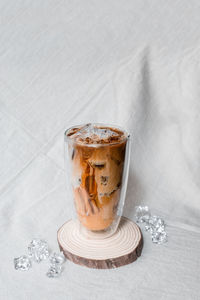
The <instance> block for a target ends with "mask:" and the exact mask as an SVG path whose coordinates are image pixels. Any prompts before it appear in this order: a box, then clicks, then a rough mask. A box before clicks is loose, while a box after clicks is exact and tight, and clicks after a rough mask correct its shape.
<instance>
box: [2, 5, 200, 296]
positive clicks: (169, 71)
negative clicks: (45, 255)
mask: <svg viewBox="0 0 200 300" xmlns="http://www.w3.org/2000/svg"><path fill="white" fill-rule="evenodd" d="M199 16H200V4H199V1H197V0H196V1H193V0H192V1H189V2H188V1H186V0H183V1H180V0H179V1H177V0H175V1H163V0H161V1H158V0H153V1H150V0H148V1H139V0H134V1H131V0H128V1H122V0H118V1H114V0H110V1H105V0H102V1H89V0H86V1H80V0H77V1H52V0H48V1H47V0H43V1H39V0H36V1H30V0H27V1H24V0H20V1H6V0H1V1H0V25H1V26H0V238H1V245H0V257H1V263H0V265H1V268H0V299H6V300H12V299H19V300H23V299H30V300H32V299H34V300H35V299H52V300H54V299H61V300H62V299H73V300H79V299H81V300H84V299H87V300H89V299H92V300H93V299H101V300H106V299H120V300H121V299H128V300H129V299H130V300H131V299H142V300H143V299H144V300H146V299H150V298H151V299H170V300H171V299H176V300H177V299H181V300H184V299H186V300H189V299H200V292H199V282H200V251H199V249H200V18H199ZM88 122H103V123H110V124H116V125H119V126H122V127H124V128H125V129H126V130H128V131H129V132H130V134H131V142H132V148H131V162H130V174H129V182H128V189H127V196H126V202H125V207H124V215H125V216H127V217H129V218H130V219H132V220H134V207H135V206H136V205H148V206H149V207H150V209H151V211H152V212H154V214H155V215H156V214H157V215H159V216H160V217H162V218H163V219H164V220H165V222H166V224H167V228H166V229H167V232H168V236H169V241H168V242H167V243H166V244H164V245H162V246H161V245H154V244H153V243H152V242H151V240H150V237H149V235H148V234H147V233H145V232H143V234H144V248H143V252H142V255H141V257H140V258H139V259H138V260H137V261H136V262H134V263H132V264H130V265H127V266H124V267H120V268H118V269H114V270H93V269H87V268H85V267H81V266H78V265H75V264H73V263H72V262H70V261H67V262H66V263H65V270H64V272H63V274H62V276H61V277H60V278H57V279H49V278H47V277H46V275H45V274H46V272H47V270H48V263H47V262H44V263H41V264H39V265H38V264H34V265H33V268H32V269H31V270H29V271H27V272H20V271H16V270H15V269H14V264H13V259H14V258H15V257H19V256H20V255H23V254H24V255H26V254H27V246H28V244H29V242H30V241H31V240H32V239H33V238H37V237H38V238H43V239H45V240H47V241H48V242H49V245H50V247H51V249H52V250H53V251H58V245H57V237H56V234H57V230H58V228H59V227H60V226H61V225H62V224H63V223H64V222H65V221H66V220H68V219H69V218H71V217H73V216H74V213H73V211H74V207H73V201H72V196H71V194H70V191H69V188H68V186H67V184H66V181H67V178H66V176H67V173H66V171H65V169H64V151H63V148H64V147H63V143H64V139H63V135H64V130H65V129H67V128H68V127H70V126H73V125H76V124H82V123H88Z"/></svg>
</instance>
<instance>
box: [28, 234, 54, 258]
mask: <svg viewBox="0 0 200 300" xmlns="http://www.w3.org/2000/svg"><path fill="white" fill-rule="evenodd" d="M28 254H29V257H31V258H33V259H34V260H35V261H36V262H38V263H39V262H41V261H42V260H44V259H46V258H47V257H49V249H48V244H47V242H46V241H44V240H40V239H33V240H32V241H31V243H30V244H29V246H28Z"/></svg>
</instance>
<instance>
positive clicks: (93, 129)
mask: <svg viewBox="0 0 200 300" xmlns="http://www.w3.org/2000/svg"><path fill="white" fill-rule="evenodd" d="M67 137H69V138H72V139H73V140H74V141H75V142H77V143H82V144H90V145H91V144H113V143H119V142H121V141H123V140H124V139H125V138H126V135H125V133H124V132H123V131H121V130H120V129H117V128H114V127H106V126H101V125H95V124H90V123H89V124H86V125H82V126H78V127H74V128H71V129H70V130H69V131H68V132H67Z"/></svg>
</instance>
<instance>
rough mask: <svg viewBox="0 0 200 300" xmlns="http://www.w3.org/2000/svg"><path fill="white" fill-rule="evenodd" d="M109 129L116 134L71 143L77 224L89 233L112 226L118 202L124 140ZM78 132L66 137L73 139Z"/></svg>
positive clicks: (76, 138) (75, 139) (121, 135)
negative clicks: (89, 231)
mask: <svg viewBox="0 0 200 300" xmlns="http://www.w3.org/2000/svg"><path fill="white" fill-rule="evenodd" d="M110 129H112V130H113V131H114V132H115V133H116V134H115V135H114V136H108V137H107V138H105V137H104V139H98V136H96V137H94V138H92V135H91V136H90V137H89V138H88V137H85V138H84V137H82V136H81V135H80V136H76V137H75V138H74V139H73V141H74V143H73V150H72V156H71V163H72V178H73V180H72V181H73V182H75V184H73V192H74V201H75V206H76V210H77V214H78V217H79V220H80V222H81V223H82V224H83V225H84V226H85V227H86V228H88V229H90V230H104V229H106V228H107V227H109V226H110V225H111V224H112V222H113V220H114V219H115V216H116V211H117V206H118V203H119V198H120V191H121V184H122V174H123V167H124V159H125V148H126V138H124V136H123V132H121V131H117V130H116V129H113V128H110ZM78 130H79V129H78ZM78 130H77V131H78ZM77 131H76V130H74V132H69V134H68V136H70V138H71V137H72V138H73V135H74V134H75V133H77ZM113 137H114V139H113ZM99 141H100V142H99ZM98 142H99V143H98ZM113 142H114V143H113ZM94 143H95V144H98V145H97V146H96V145H95V146H94V145H93V144H94ZM90 144H91V146H90Z"/></svg>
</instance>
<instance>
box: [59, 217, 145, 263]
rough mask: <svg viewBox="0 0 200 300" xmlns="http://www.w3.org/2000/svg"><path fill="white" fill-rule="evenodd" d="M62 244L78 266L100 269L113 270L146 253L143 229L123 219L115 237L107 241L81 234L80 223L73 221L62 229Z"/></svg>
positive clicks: (65, 251)
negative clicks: (143, 247)
mask: <svg viewBox="0 0 200 300" xmlns="http://www.w3.org/2000/svg"><path fill="white" fill-rule="evenodd" d="M57 238H58V244H59V246H60V250H61V251H63V253H64V255H65V256H66V257H67V258H68V259H69V260H71V261H73V262H74V263H76V264H79V265H83V266H86V267H89V268H96V269H112V268H117V267H120V266H124V265H126V264H130V263H132V262H133V261H135V260H136V259H137V258H138V257H139V256H140V255H141V252H142V246H143V239H142V234H141V231H140V229H139V227H138V226H137V225H136V224H135V223H134V222H132V221H131V220H129V219H127V218H125V217H122V218H121V221H120V224H119V227H118V229H117V231H116V233H115V234H113V235H112V236H111V237H108V238H105V239H100V240H98V239H88V238H86V237H85V236H84V235H83V234H81V233H80V230H79V223H78V221H77V220H76V221H74V220H69V221H68V222H66V223H65V224H64V225H63V226H62V227H61V228H60V229H59V230H58V236H57Z"/></svg>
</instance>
